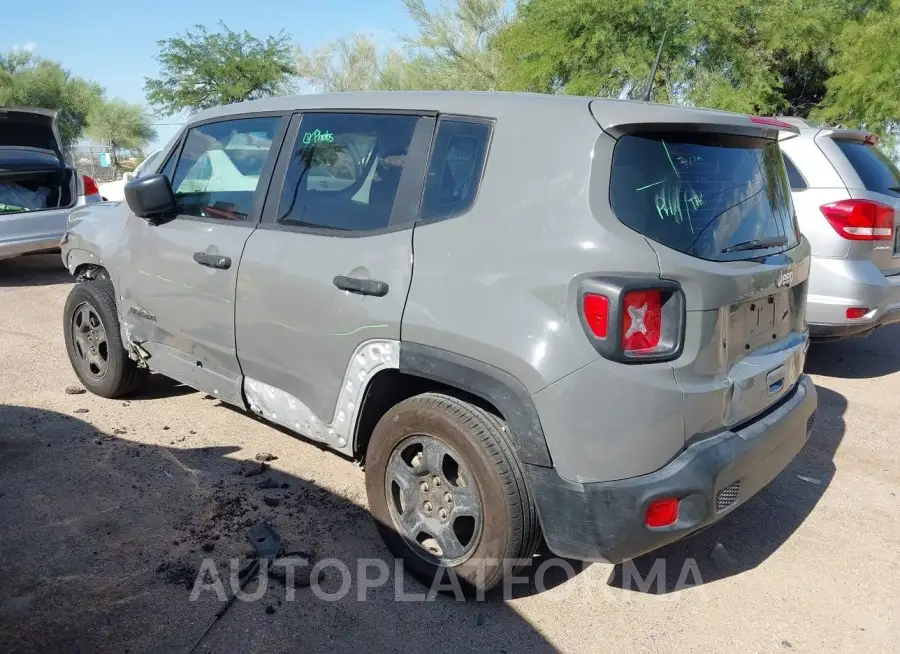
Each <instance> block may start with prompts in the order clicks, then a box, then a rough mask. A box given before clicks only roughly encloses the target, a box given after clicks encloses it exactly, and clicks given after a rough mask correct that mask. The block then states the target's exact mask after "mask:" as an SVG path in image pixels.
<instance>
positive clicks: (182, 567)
mask: <svg viewBox="0 0 900 654" xmlns="http://www.w3.org/2000/svg"><path fill="white" fill-rule="evenodd" d="M156 575H157V576H158V577H161V578H162V579H163V581H165V582H166V583H167V584H173V585H177V586H184V587H185V588H188V589H190V588H193V587H194V580H195V579H196V578H197V569H196V568H195V567H194V566H193V565H191V564H190V563H188V562H186V561H163V562H162V563H160V564H159V566H158V567H157V568H156Z"/></svg>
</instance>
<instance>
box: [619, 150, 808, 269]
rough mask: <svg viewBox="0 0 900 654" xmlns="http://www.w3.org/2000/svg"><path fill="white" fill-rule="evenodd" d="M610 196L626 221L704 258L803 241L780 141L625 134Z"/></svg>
mask: <svg viewBox="0 0 900 654" xmlns="http://www.w3.org/2000/svg"><path fill="white" fill-rule="evenodd" d="M610 185H611V191H610V203H611V205H612V209H613V211H614V212H615V214H616V216H617V217H618V218H619V220H621V221H622V222H623V223H624V224H626V225H627V226H628V227H631V228H632V229H634V230H636V231H638V232H640V233H641V234H643V235H644V236H646V237H647V238H649V239H652V240H654V241H656V242H658V243H662V244H663V245H666V246H668V247H670V248H673V249H675V250H679V251H680V252H684V253H686V254H690V255H692V256H695V257H700V258H703V259H711V260H719V261H732V260H736V259H747V258H752V257H759V256H761V255H765V254H774V253H776V252H781V251H784V250H787V249H790V248H792V247H794V246H795V245H797V243H798V242H799V237H798V230H797V228H796V220H795V217H794V209H793V204H792V202H791V192H790V184H789V183H788V178H787V174H786V173H785V169H784V160H783V159H782V156H781V150H780V148H779V147H778V143H777V142H774V141H768V140H763V139H752V138H747V137H739V136H732V135H724V134H723V135H718V134H708V135H694V134H689V135H688V134H685V135H681V134H665V135H649V134H641V135H634V134H631V135H626V136H623V137H622V138H620V139H619V142H618V143H617V144H616V148H615V151H614V153H613V162H612V178H611V180H610Z"/></svg>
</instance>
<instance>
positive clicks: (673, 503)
mask: <svg viewBox="0 0 900 654" xmlns="http://www.w3.org/2000/svg"><path fill="white" fill-rule="evenodd" d="M676 522H678V498H677V497H664V498H662V499H658V500H653V501H652V502H650V505H649V506H648V507H647V515H646V517H645V518H644V523H645V524H646V525H647V526H648V527H668V526H669V525H674V524H675V523H676Z"/></svg>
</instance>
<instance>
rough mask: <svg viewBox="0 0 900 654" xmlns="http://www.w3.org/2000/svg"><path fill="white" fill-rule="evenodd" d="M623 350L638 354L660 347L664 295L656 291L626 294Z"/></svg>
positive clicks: (623, 316) (623, 317) (623, 319)
mask: <svg viewBox="0 0 900 654" xmlns="http://www.w3.org/2000/svg"><path fill="white" fill-rule="evenodd" d="M623 304H624V310H625V311H624V313H623V314H622V350H623V351H624V352H626V353H632V354H637V353H641V352H648V351H652V350H654V349H656V348H657V347H658V346H659V341H660V337H661V336H662V306H663V303H662V294H661V293H660V292H659V291H655V290H640V291H628V292H627V293H625V300H624V302H623Z"/></svg>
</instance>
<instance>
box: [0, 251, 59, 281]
mask: <svg viewBox="0 0 900 654" xmlns="http://www.w3.org/2000/svg"><path fill="white" fill-rule="evenodd" d="M70 281H73V278H72V277H71V276H70V275H69V271H68V270H66V269H65V267H64V266H63V263H62V259H61V258H60V255H59V252H56V253H55V254H54V253H51V254H30V255H25V256H21V257H16V258H14V259H0V287H3V286H6V287H17V286H50V285H53V284H63V283H66V282H70Z"/></svg>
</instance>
